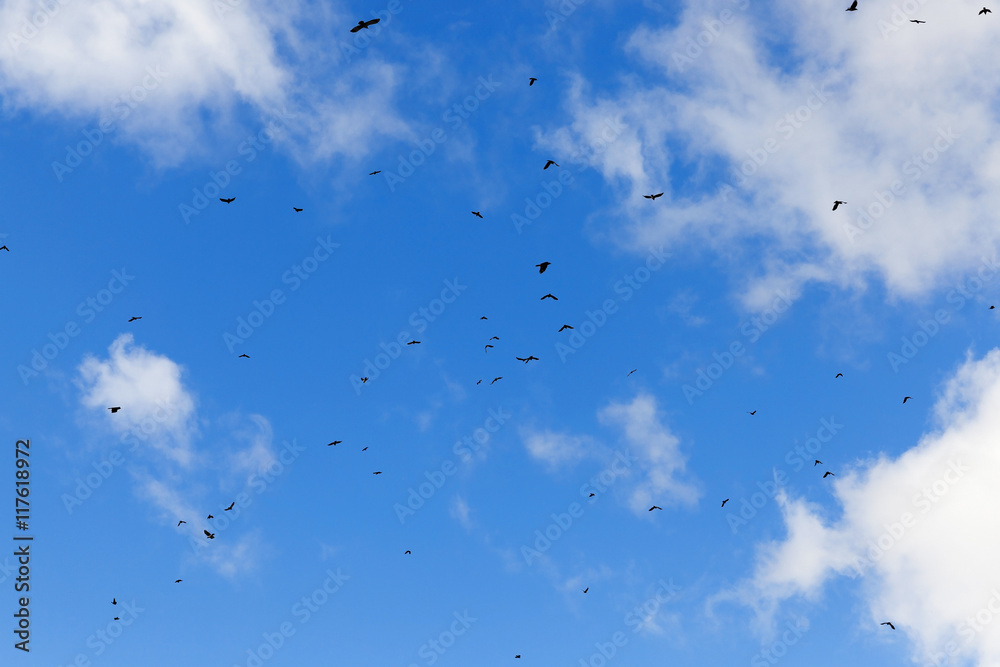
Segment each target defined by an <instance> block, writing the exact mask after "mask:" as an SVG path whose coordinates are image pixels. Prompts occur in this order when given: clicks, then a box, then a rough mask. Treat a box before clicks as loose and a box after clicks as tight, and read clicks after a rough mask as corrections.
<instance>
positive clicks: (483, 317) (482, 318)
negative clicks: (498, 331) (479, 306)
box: [479, 315, 489, 320]
mask: <svg viewBox="0 0 1000 667" xmlns="http://www.w3.org/2000/svg"><path fill="white" fill-rule="evenodd" d="M479 319H481V320H485V319H489V318H487V317H486V316H485V315H483V316H482V317H480V318H479Z"/></svg>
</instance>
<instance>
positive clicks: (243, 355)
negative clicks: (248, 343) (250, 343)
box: [236, 354, 250, 359]
mask: <svg viewBox="0 0 1000 667" xmlns="http://www.w3.org/2000/svg"><path fill="white" fill-rule="evenodd" d="M236 358H237V359H249V358H250V355H249V354H241V355H240V356H238V357H236Z"/></svg>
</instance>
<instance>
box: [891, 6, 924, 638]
mask: <svg viewBox="0 0 1000 667" xmlns="http://www.w3.org/2000/svg"><path fill="white" fill-rule="evenodd" d="M910 23H927V21H918V20H917V19H910ZM893 629H894V630H895V628H893Z"/></svg>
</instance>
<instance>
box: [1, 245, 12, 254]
mask: <svg viewBox="0 0 1000 667" xmlns="http://www.w3.org/2000/svg"><path fill="white" fill-rule="evenodd" d="M0 250H6V251H7V252H10V248H8V247H7V246H5V245H0Z"/></svg>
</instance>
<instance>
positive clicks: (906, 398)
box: [903, 396, 913, 403]
mask: <svg viewBox="0 0 1000 667" xmlns="http://www.w3.org/2000/svg"><path fill="white" fill-rule="evenodd" d="M911 398H913V397H912V396H904V397H903V403H906V402H907V401H908V400H910V399H911Z"/></svg>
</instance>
